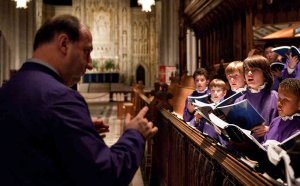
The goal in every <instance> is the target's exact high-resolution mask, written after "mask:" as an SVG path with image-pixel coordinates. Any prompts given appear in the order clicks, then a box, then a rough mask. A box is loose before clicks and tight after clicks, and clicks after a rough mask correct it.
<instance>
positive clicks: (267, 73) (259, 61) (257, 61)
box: [244, 55, 273, 89]
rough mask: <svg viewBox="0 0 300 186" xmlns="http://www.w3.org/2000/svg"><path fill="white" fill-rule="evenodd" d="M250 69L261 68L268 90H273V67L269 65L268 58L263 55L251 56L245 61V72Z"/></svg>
mask: <svg viewBox="0 0 300 186" xmlns="http://www.w3.org/2000/svg"><path fill="white" fill-rule="evenodd" d="M249 68H259V69H261V70H262V72H263V75H264V78H265V82H266V83H267V84H266V88H268V89H271V87H272V85H273V75H272V73H271V67H270V65H269V64H268V60H267V58H265V57H264V56H261V55H253V56H249V57H247V58H246V59H245V60H244V72H245V69H249Z"/></svg>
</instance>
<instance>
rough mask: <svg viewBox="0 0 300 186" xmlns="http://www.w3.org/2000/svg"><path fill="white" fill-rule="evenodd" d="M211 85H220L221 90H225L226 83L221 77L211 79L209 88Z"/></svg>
mask: <svg viewBox="0 0 300 186" xmlns="http://www.w3.org/2000/svg"><path fill="white" fill-rule="evenodd" d="M212 87H220V88H222V89H223V90H227V85H226V83H225V81H223V80H222V79H213V80H212V81H211V82H210V83H209V89H212Z"/></svg>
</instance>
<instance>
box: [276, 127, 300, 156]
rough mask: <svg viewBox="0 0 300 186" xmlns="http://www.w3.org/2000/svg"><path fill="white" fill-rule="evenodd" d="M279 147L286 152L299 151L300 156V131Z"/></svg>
mask: <svg viewBox="0 0 300 186" xmlns="http://www.w3.org/2000/svg"><path fill="white" fill-rule="evenodd" d="M279 146H280V147H281V148H282V149H284V150H286V151H290V152H292V151H297V152H298V153H299V154H300V131H299V132H296V133H295V134H293V135H291V136H290V137H288V138H287V139H285V140H284V141H282V142H281V143H280V144H279Z"/></svg>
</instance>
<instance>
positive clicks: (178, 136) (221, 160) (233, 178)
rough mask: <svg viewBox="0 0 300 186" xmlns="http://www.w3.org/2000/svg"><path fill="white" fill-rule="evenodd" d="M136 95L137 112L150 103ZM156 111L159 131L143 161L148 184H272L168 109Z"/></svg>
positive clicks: (145, 178) (150, 143)
mask: <svg viewBox="0 0 300 186" xmlns="http://www.w3.org/2000/svg"><path fill="white" fill-rule="evenodd" d="M138 95H139V96H138V98H137V97H136V98H137V99H138V100H136V104H137V105H136V106H135V109H136V111H138V110H140V109H141V108H142V107H143V106H144V105H148V104H149V99H148V98H147V97H145V96H144V95H143V94H142V93H139V94H138ZM156 112H157V116H156V121H155V125H156V126H157V127H158V128H159V132H158V133H157V134H156V135H155V136H154V138H153V140H152V141H150V142H148V144H147V148H146V151H145V160H144V162H143V164H142V172H143V175H144V181H145V182H146V184H147V185H168V186H170V185H171V186H172V185H175V186H176V185H180V186H181V185H274V182H272V181H271V179H267V178H266V177H265V176H263V175H262V174H261V173H258V172H256V171H255V170H254V169H252V168H251V167H249V166H247V165H246V164H244V163H242V162H241V161H239V160H238V159H237V158H235V157H234V156H233V155H231V154H230V153H228V151H227V150H226V149H224V148H223V147H221V146H219V145H217V144H216V143H215V142H214V141H212V140H210V138H207V137H205V136H204V135H203V134H202V133H200V132H199V131H197V130H196V129H193V128H192V127H190V126H188V125H187V124H186V123H185V122H183V121H182V120H180V119H178V118H177V117H176V116H175V115H173V114H172V113H171V112H169V111H168V110H166V109H161V110H157V111H156ZM148 119H149V120H151V116H149V118H148Z"/></svg>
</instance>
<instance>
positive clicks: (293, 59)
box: [287, 53, 299, 69]
mask: <svg viewBox="0 0 300 186" xmlns="http://www.w3.org/2000/svg"><path fill="white" fill-rule="evenodd" d="M287 57H288V59H289V64H288V67H289V68H290V69H295V68H296V65H297V63H298V62H299V59H298V57H297V56H292V54H291V53H290V54H289V55H287Z"/></svg>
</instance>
